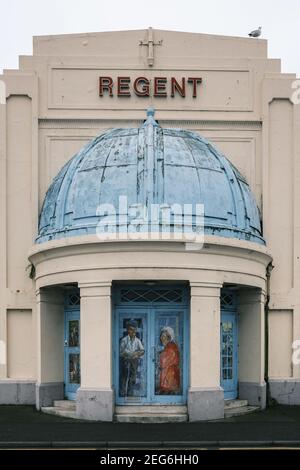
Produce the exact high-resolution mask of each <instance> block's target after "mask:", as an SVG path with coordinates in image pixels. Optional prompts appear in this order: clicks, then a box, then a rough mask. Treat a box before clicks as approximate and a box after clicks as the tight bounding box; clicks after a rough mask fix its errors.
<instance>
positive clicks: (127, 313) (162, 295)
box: [114, 287, 188, 404]
mask: <svg viewBox="0 0 300 470" xmlns="http://www.w3.org/2000/svg"><path fill="white" fill-rule="evenodd" d="M124 291H125V289H122V288H120V289H118V291H117V300H119V303H118V306H116V308H115V316H114V320H115V328H114V336H115V373H114V377H115V384H116V395H117V403H119V404H130V403H132V404H137V403H140V404H147V403H148V404H155V403H165V404H172V403H174V404H175V403H185V401H186V390H187V377H188V361H187V348H188V337H187V333H188V308H187V304H186V302H187V296H185V295H184V294H185V290H184V289H182V288H181V289H178V290H177V292H174V289H171V288H155V289H145V288H144V287H141V288H138V287H137V288H135V289H131V292H130V295H129V297H126V296H125V297H124V296H123V297H122V298H123V301H121V302H120V298H121V297H120V295H121V296H122V293H123V294H124ZM127 291H128V292H129V291H130V290H129V289H128V290H127ZM172 291H173V293H172ZM179 292H180V294H179Z"/></svg>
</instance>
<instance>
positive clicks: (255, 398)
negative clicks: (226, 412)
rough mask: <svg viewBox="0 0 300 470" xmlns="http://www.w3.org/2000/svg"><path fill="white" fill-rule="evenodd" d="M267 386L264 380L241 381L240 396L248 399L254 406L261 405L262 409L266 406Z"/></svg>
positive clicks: (242, 398)
mask: <svg viewBox="0 0 300 470" xmlns="http://www.w3.org/2000/svg"><path fill="white" fill-rule="evenodd" d="M266 397H267V387H266V383H265V382H262V383H259V382H239V398H240V399H241V400H248V404H249V405H252V406H260V408H261V409H262V410H264V409H265V408H266Z"/></svg>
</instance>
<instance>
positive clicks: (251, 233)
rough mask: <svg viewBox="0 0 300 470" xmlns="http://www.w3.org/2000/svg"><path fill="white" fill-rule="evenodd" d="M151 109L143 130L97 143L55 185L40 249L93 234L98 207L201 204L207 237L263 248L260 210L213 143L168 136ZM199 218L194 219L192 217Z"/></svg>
mask: <svg viewBox="0 0 300 470" xmlns="http://www.w3.org/2000/svg"><path fill="white" fill-rule="evenodd" d="M153 116H154V110H153V109H149V110H148V112H147V120H146V121H145V123H144V124H143V125H142V126H141V127H140V128H134V129H132V128H129V129H113V130H109V131H107V132H105V133H103V134H102V135H100V136H98V137H96V138H95V139H94V140H93V141H91V142H90V143H89V144H87V145H86V146H85V147H84V148H83V149H82V150H80V152H79V153H78V154H77V155H75V156H74V157H73V158H72V159H71V160H70V161H69V162H68V163H67V164H66V165H65V166H64V167H63V168H62V169H61V171H60V172H59V173H58V175H57V176H56V177H55V179H54V180H53V182H52V184H51V186H50V188H49V190H48V192H47V194H46V197H45V201H44V204H43V208H42V211H41V215H40V221H39V235H38V238H37V242H38V243H42V242H45V241H49V240H52V239H59V238H63V237H72V236H75V235H88V234H94V233H96V227H97V224H98V223H99V218H100V215H99V210H98V208H99V205H108V206H113V207H116V208H118V207H119V197H120V196H123V197H124V196H126V197H127V201H128V206H129V207H137V206H138V205H143V206H144V207H146V208H150V206H151V204H159V205H160V204H162V205H165V206H166V205H167V206H170V205H172V204H181V205H184V204H192V205H193V207H195V205H196V204H204V216H205V217H204V232H205V234H210V235H217V236H224V237H231V238H238V239H242V240H249V241H254V242H257V243H264V240H263V238H262V234H261V223H260V216H259V211H258V208H257V204H256V202H255V199H254V196H253V194H252V192H251V190H250V188H249V185H248V184H247V182H246V180H245V178H244V177H243V176H242V175H241V174H240V173H239V172H238V170H237V169H236V168H235V167H234V166H233V165H232V164H231V163H230V162H229V160H227V158H226V157H225V156H224V155H222V154H221V153H220V152H219V151H218V150H217V149H216V148H215V147H214V146H213V145H212V144H211V143H210V142H209V141H207V140H206V139H204V138H203V137H201V136H200V135H198V134H196V133H194V132H190V131H187V130H180V129H163V128H161V127H160V126H159V124H158V123H157V122H156V121H155V120H154V117H153ZM193 215H194V214H193Z"/></svg>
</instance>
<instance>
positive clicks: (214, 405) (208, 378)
mask: <svg viewBox="0 0 300 470" xmlns="http://www.w3.org/2000/svg"><path fill="white" fill-rule="evenodd" d="M190 286H191V326H190V328H191V334H190V341H191V344H190V389H189V396H188V412H189V420H190V421H200V420H207V419H218V418H223V417H224V392H223V389H222V388H221V387H220V290H221V287H222V285H221V284H217V283H216V284H215V283H200V282H199V283H198V282H191V284H190Z"/></svg>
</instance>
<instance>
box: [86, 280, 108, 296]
mask: <svg viewBox="0 0 300 470" xmlns="http://www.w3.org/2000/svg"><path fill="white" fill-rule="evenodd" d="M111 285H112V282H111V281H103V282H79V283H78V287H79V289H80V297H81V298H82V297H110V296H111Z"/></svg>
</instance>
